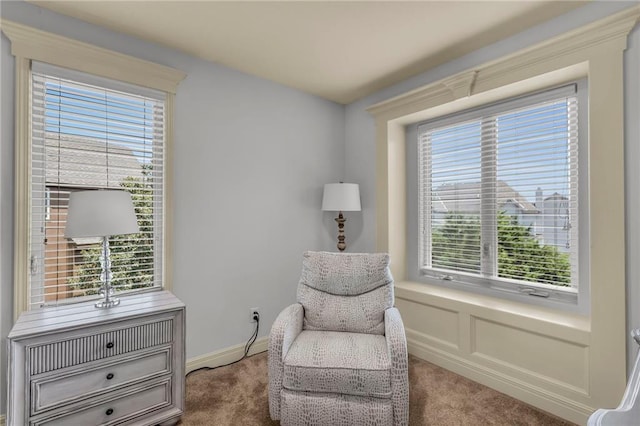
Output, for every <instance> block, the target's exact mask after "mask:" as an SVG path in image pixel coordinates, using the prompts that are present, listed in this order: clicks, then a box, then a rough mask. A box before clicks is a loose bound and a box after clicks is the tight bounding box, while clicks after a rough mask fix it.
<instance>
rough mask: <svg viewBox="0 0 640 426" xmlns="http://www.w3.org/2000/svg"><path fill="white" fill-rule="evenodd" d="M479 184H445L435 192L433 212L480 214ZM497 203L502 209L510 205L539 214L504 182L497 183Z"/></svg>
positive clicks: (525, 211) (534, 207) (523, 211)
mask: <svg viewBox="0 0 640 426" xmlns="http://www.w3.org/2000/svg"><path fill="white" fill-rule="evenodd" d="M480 189H481V188H480V182H467V183H446V184H444V185H440V186H439V187H438V188H436V190H435V194H434V198H435V197H437V199H438V202H437V203H434V205H433V210H434V211H435V212H440V213H448V212H457V213H479V212H480ZM497 198H498V199H497V202H498V206H500V207H502V206H504V205H505V204H508V203H511V204H513V205H515V206H516V207H518V208H519V209H520V210H521V212H522V213H539V212H540V211H539V210H538V209H537V208H536V206H534V205H533V204H532V203H530V202H529V201H528V200H527V199H526V198H525V197H523V196H522V195H520V193H519V192H518V191H516V190H515V189H513V188H512V187H510V186H509V185H508V184H507V183H506V182H504V181H501V180H499V181H498V182H497Z"/></svg>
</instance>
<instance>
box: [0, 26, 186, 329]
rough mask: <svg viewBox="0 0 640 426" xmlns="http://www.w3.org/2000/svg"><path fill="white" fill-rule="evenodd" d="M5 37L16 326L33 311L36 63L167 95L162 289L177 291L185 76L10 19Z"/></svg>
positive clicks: (175, 70) (148, 62)
mask: <svg viewBox="0 0 640 426" xmlns="http://www.w3.org/2000/svg"><path fill="white" fill-rule="evenodd" d="M0 23H1V29H2V32H3V33H4V34H5V35H6V36H7V38H8V39H9V40H10V42H11V54H12V55H13V56H14V59H15V130H14V137H15V140H14V143H15V185H14V188H15V193H14V309H13V316H14V320H15V319H17V318H18V317H19V316H20V314H21V313H22V312H24V311H26V310H28V309H29V303H28V302H29V274H30V270H31V267H32V265H31V261H30V259H29V242H30V235H31V214H30V212H31V196H30V194H31V185H30V178H31V170H30V165H31V152H30V148H31V133H30V132H31V131H30V128H31V116H30V114H31V110H30V108H31V100H30V97H31V93H30V91H31V62H32V61H38V62H43V63H48V64H51V65H55V66H59V67H63V68H68V69H70V70H75V71H80V72H84V73H87V74H93V75H95V76H98V77H105V78H109V79H112V80H118V81H122V82H124V83H128V84H134V85H139V86H143V87H148V88H150V89H155V90H160V91H163V92H166V99H165V159H164V161H165V167H164V170H165V182H166V184H165V187H164V197H163V201H164V204H163V209H162V210H163V212H164V221H163V228H164V229H163V234H164V239H163V242H164V250H163V256H164V259H163V269H164V271H163V274H162V276H163V288H164V289H167V290H171V289H172V273H171V266H172V265H171V258H172V240H171V236H172V232H171V229H172V224H173V220H172V209H170V208H169V209H168V208H167V206H171V205H172V192H173V191H172V187H171V184H172V182H173V178H172V177H173V169H172V161H171V154H172V148H173V110H174V103H175V93H176V91H177V86H178V84H179V83H180V81H182V80H183V79H184V78H185V76H186V74H185V73H184V72H182V71H180V70H177V69H174V68H171V67H167V66H165V65H160V64H156V63H153V62H150V61H145V60H142V59H138V58H135V57H133V56H129V55H124V54H122V53H118V52H114V51H112V50H108V49H104V48H101V47H97V46H94V45H92V44H89V43H84V42H80V41H78V40H74V39H71V38H67V37H63V36H60V35H57V34H53V33H49V32H46V31H42V30H38V29H35V28H31V27H29V26H26V25H22V24H18V23H15V22H12V21H8V20H5V19H2V20H0Z"/></svg>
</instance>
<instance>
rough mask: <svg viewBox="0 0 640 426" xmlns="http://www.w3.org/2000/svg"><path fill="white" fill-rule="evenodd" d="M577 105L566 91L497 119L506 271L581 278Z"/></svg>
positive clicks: (498, 208)
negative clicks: (555, 98) (578, 214)
mask: <svg viewBox="0 0 640 426" xmlns="http://www.w3.org/2000/svg"><path fill="white" fill-rule="evenodd" d="M577 107H578V105H577V98H576V97H566V98H561V99H557V100H553V101H549V102H544V103H539V104H536V105H533V106H531V107H526V108H520V109H518V110H515V111H510V112H508V113H505V114H502V115H499V116H497V117H496V119H495V120H496V128H497V157H496V164H497V174H498V181H497V188H496V203H495V204H494V208H495V212H496V214H497V217H498V221H499V226H498V275H499V276H500V277H503V278H508V279H515V280H522V281H532V282H537V283H542V284H553V285H560V286H572V282H573V283H577V268H576V266H577V255H578V241H577V232H573V231H572V230H573V229H574V227H575V229H576V230H577V229H578V228H577V223H575V222H577V209H578V199H577V190H578V188H577V182H578V163H577V159H578V132H577V121H578V110H577V109H578V108H577ZM572 257H573V262H572V259H571V258H572ZM572 266H573V268H572ZM573 285H576V284H573Z"/></svg>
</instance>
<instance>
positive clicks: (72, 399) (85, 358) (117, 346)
mask: <svg viewBox="0 0 640 426" xmlns="http://www.w3.org/2000/svg"><path fill="white" fill-rule="evenodd" d="M184 336H185V306H184V304H183V303H182V302H180V300H178V299H177V298H176V297H175V296H173V295H172V294H171V293H169V292H167V291H157V292H150V293H143V294H138V295H132V296H125V297H122V298H121V303H120V305H119V306H116V307H113V308H109V309H97V308H95V307H94V306H93V302H89V303H79V304H72V305H66V306H59V307H52V308H46V309H39V310H34V311H29V312H25V313H24V314H22V315H21V316H20V318H19V319H18V321H17V322H16V324H15V325H14V327H13V329H12V330H11V333H9V337H8V345H9V372H8V375H7V376H8V378H9V389H8V390H9V392H8V393H9V395H8V406H7V408H8V410H7V425H9V426H22V425H29V426H45V425H46V426H62V425H64V426H92V425H116V424H117V425H158V424H162V425H165V424H167V425H168V424H173V423H176V422H177V421H178V420H179V418H180V416H181V415H182V413H183V411H184V374H185V352H184V351H185V349H184Z"/></svg>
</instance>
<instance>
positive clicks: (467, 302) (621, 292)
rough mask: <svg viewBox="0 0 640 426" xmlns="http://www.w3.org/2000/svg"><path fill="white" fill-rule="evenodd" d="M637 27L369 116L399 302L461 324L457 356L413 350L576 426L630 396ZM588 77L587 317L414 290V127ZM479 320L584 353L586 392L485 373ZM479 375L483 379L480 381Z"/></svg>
mask: <svg viewBox="0 0 640 426" xmlns="http://www.w3.org/2000/svg"><path fill="white" fill-rule="evenodd" d="M639 18H640V6H633V7H630V8H628V9H626V10H624V11H622V12H620V13H617V14H614V15H611V16H609V17H607V18H604V19H601V20H599V21H596V22H594V23H591V24H589V25H585V26H583V27H580V28H578V29H576V30H573V31H570V32H568V33H565V34H562V35H560V36H557V37H554V38H552V39H549V40H547V41H545V42H542V43H539V44H536V45H533V46H530V47H527V48H525V49H523V50H521V51H518V52H515V53H513V54H510V55H508V56H506V57H503V58H501V59H498V60H495V61H492V62H489V63H485V64H482V65H480V66H478V67H477V68H474V69H471V70H468V71H465V72H462V73H460V74H456V75H454V76H452V77H449V78H446V79H444V80H440V81H437V82H434V83H432V84H429V85H427V86H424V87H421V88H418V89H416V90H413V91H411V92H409V93H406V94H403V95H400V96H397V97H395V98H392V99H389V100H387V101H383V102H381V103H378V104H376V105H373V106H371V107H370V108H368V111H369V112H370V113H371V114H372V115H373V116H374V119H375V126H376V151H377V159H376V212H375V213H376V231H377V233H376V242H377V250H379V251H387V252H389V254H390V257H391V270H392V273H393V275H394V278H395V279H396V292H395V294H396V299H401V301H402V302H403V304H404V306H405V307H407V309H410V310H411V313H412V314H415V316H412V317H411V322H410V323H409V324H406V323H405V324H406V326H407V325H408V326H409V328H411V325H412V324H413V323H414V322H415V323H416V324H415V325H414V326H418V325H419V321H421V318H424V319H427V318H431V317H430V316H429V315H435V312H436V311H437V312H441V311H442V312H453V313H454V314H455V315H456V316H455V318H456V319H457V320H458V321H460V323H459V327H458V330H459V334H458V339H459V340H458V341H457V345H456V344H455V343H454V344H451V345H443V344H440V345H436V344H435V343H433V342H431V341H430V340H428V338H430V336H427V337H426V338H421V336H419V335H417V334H415V333H414V334H412V333H410V331H411V330H410V329H409V330H408V333H407V334H408V340H410V341H409V346H410V347H413V349H414V350H415V351H417V352H422V354H423V355H425V354H429V355H432V358H433V360H434V361H436V363H440V364H441V365H447V366H448V367H449V368H451V369H452V370H454V371H456V372H458V373H460V374H463V375H467V376H473V377H475V378H476V379H478V380H479V381H480V382H481V383H485V384H488V383H489V384H490V386H494V387H496V388H497V389H498V390H501V391H503V392H507V393H512V394H514V393H515V394H519V395H521V396H522V399H523V400H524V401H525V402H528V403H530V404H532V405H537V406H544V407H545V409H546V410H547V411H550V412H552V413H554V414H556V415H559V416H561V417H563V418H566V419H571V420H572V421H575V422H576V423H584V422H586V419H587V418H588V416H589V415H590V414H591V413H592V412H593V410H594V409H595V408H597V407H605V406H615V405H616V404H618V403H619V395H621V394H622V392H623V391H624V388H625V386H626V377H627V374H626V368H625V365H626V362H625V358H626V340H627V338H626V332H625V329H626V321H625V319H626V318H625V311H626V296H625V289H626V280H625V217H624V214H625V209H624V205H625V201H624V55H623V53H624V50H625V49H626V47H627V37H628V35H629V33H630V31H631V29H632V28H633V27H634V26H635V25H636V23H637V22H638V19H639ZM586 76H588V78H589V106H590V110H589V123H588V124H589V157H590V158H594V159H595V158H597V161H592V162H591V164H590V170H589V174H590V176H589V180H590V183H591V185H590V188H589V214H590V216H589V219H590V226H589V228H590V229H589V231H590V232H589V235H590V241H591V246H590V248H589V249H590V262H589V279H590V291H591V302H590V313H589V315H588V316H584V315H577V314H570V313H566V312H562V311H557V310H550V309H543V308H540V307H536V306H531V305H524V304H522V303H515V302H511V301H501V300H499V299H495V298H489V297H481V296H477V295H473V294H469V293H467V292H460V291H455V290H448V289H444V288H442V287H435V286H429V285H427V284H422V283H416V282H411V281H409V280H408V279H407V223H406V213H407V212H406V208H407V207H406V205H407V199H406V188H407V183H406V165H405V163H406V161H405V159H406V141H405V126H406V125H408V124H410V123H415V122H418V121H421V120H426V119H428V118H431V117H436V116H440V115H444V114H446V113H449V112H455V111H461V110H462V109H466V108H471V107H474V106H478V105H482V104H486V103H489V102H492V101H496V100H500V99H505V98H508V97H510V96H515V95H518V94H522V93H526V92H528V91H532V90H537V89H542V88H545V87H549V86H551V85H555V84H561V83H564V82H567V81H571V80H575V79H579V78H582V77H586ZM429 307H434V308H433V309H430V310H429V309H428V308H429ZM427 313H428V314H427ZM419 314H420V315H424V316H418V315H419ZM437 318H441V317H440V316H438V317H437ZM447 318H448V317H447ZM478 318H479V319H480V320H485V321H489V322H497V323H498V324H506V323H507V322H508V323H509V324H515V325H514V327H516V328H517V327H522V328H523V329H525V330H531V332H533V333H542V335H544V336H555V338H560V339H563V341H567V342H571V344H574V345H577V346H579V347H582V348H584V351H585V352H586V354H587V355H586V356H588V362H586V363H585V364H584V365H582V366H580V367H579V368H580V371H581V372H582V374H583V377H584V380H585V384H584V387H581V388H580V389H570V390H567V389H566V388H563V387H561V386H556V385H555V384H545V386H544V389H541V387H540V384H539V382H538V381H537V379H536V378H531V377H524V378H523V376H522V375H521V374H519V371H521V370H520V369H521V368H523V369H526V367H523V366H519V365H518V366H515V367H513V366H508V365H495V364H492V367H491V368H488V367H487V366H486V364H487V362H485V361H486V360H483V359H480V358H478V357H476V356H474V354H473V353H469V351H470V350H473V348H474V347H475V346H474V345H475V343H474V342H475V341H474V340H473V339H474V334H473V330H474V329H473V327H474V324H475V322H474V321H476V319H478ZM432 343H433V344H432ZM447 343H448V342H447ZM412 345H413V346H412ZM436 348H437V349H436ZM481 355H482V354H481ZM469 368H471V369H472V370H473V373H470V372H469V371H470V370H469ZM513 368H515V369H516V370H517V371H515V372H514V370H513ZM478 370H480V371H481V372H480V373H478V374H475V372H477V371H478ZM525 371H526V370H525ZM541 391H542V392H541Z"/></svg>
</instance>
